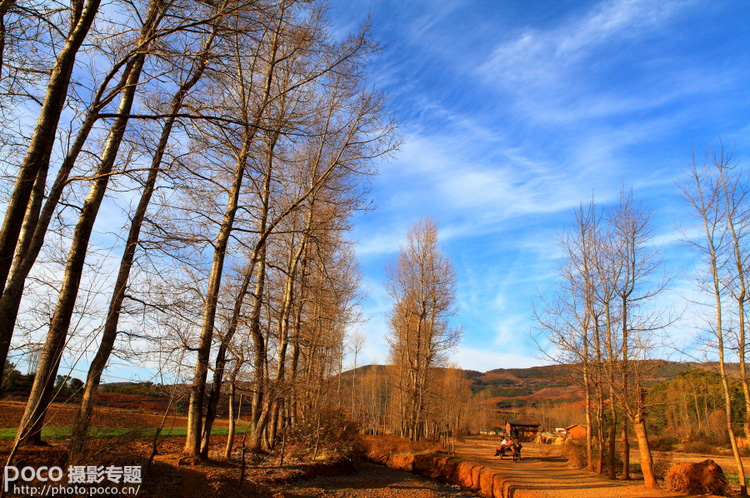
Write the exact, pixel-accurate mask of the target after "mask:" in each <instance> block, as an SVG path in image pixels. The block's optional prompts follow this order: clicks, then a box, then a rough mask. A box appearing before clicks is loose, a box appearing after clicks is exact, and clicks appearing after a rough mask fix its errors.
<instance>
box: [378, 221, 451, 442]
mask: <svg viewBox="0 0 750 498" xmlns="http://www.w3.org/2000/svg"><path fill="white" fill-rule="evenodd" d="M386 275H387V277H388V281H387V284H386V285H387V289H388V293H389V295H390V296H391V299H392V301H393V310H392V311H391V335H390V336H389V338H388V341H389V344H390V348H391V359H392V361H393V362H394V363H395V364H396V365H397V366H398V367H399V371H400V372H402V378H401V379H400V381H399V382H400V384H401V386H402V392H403V395H404V396H403V398H402V399H403V405H404V406H403V414H404V417H405V420H404V421H403V423H404V425H403V427H404V430H405V434H404V435H407V436H408V437H410V438H412V439H414V440H418V439H421V438H422V436H423V434H424V429H425V426H424V423H425V420H424V409H425V396H426V394H427V389H428V381H429V374H430V369H431V368H433V367H435V366H436V365H438V363H439V362H440V361H441V359H443V358H442V355H443V354H444V353H445V352H446V351H448V350H450V349H451V348H453V347H454V346H456V345H457V344H458V341H459V338H460V335H461V331H460V329H456V328H452V327H451V325H450V323H449V319H450V317H451V316H452V315H453V314H454V313H455V312H456V308H455V292H456V289H455V287H456V273H455V270H454V269H453V265H452V264H451V262H450V260H449V259H448V258H447V257H446V256H445V255H444V254H443V253H442V252H441V251H440V248H439V247H438V227H437V224H436V223H435V222H434V221H432V220H430V219H424V220H421V221H419V222H417V223H416V224H415V225H414V226H413V227H412V228H411V230H409V232H408V233H407V235H406V243H405V244H404V246H402V248H401V253H400V254H399V256H398V259H397V260H396V261H395V263H392V264H390V265H389V266H388V267H387V268H386Z"/></svg>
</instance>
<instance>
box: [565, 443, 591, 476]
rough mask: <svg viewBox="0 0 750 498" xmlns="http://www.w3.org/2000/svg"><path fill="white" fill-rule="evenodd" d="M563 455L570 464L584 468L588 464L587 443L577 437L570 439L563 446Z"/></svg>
mask: <svg viewBox="0 0 750 498" xmlns="http://www.w3.org/2000/svg"><path fill="white" fill-rule="evenodd" d="M563 456H564V457H565V458H566V459H567V460H568V465H570V466H571V467H575V468H578V469H582V468H583V467H585V466H586V445H585V444H583V443H580V442H578V441H576V440H575V439H568V440H567V441H565V445H564V446H563Z"/></svg>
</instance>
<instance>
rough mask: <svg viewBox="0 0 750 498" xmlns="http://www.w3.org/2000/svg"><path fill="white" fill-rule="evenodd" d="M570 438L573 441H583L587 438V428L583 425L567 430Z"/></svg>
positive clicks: (569, 427)
mask: <svg viewBox="0 0 750 498" xmlns="http://www.w3.org/2000/svg"><path fill="white" fill-rule="evenodd" d="M565 431H566V432H567V433H568V437H569V438H572V439H583V438H585V437H586V427H585V426H583V425H578V424H573V425H571V426H568V427H566V428H565Z"/></svg>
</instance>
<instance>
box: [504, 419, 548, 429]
mask: <svg viewBox="0 0 750 498" xmlns="http://www.w3.org/2000/svg"><path fill="white" fill-rule="evenodd" d="M507 423H509V424H510V425H516V426H524V427H539V426H540V425H542V424H540V423H539V422H534V421H533V420H515V419H509V420H508V421H507Z"/></svg>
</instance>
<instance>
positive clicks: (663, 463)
mask: <svg viewBox="0 0 750 498" xmlns="http://www.w3.org/2000/svg"><path fill="white" fill-rule="evenodd" d="M652 458H653V464H654V476H655V477H656V478H657V479H664V478H665V477H666V475H667V473H668V472H669V469H670V468H672V455H670V454H669V453H653V454H652Z"/></svg>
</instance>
